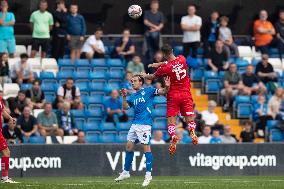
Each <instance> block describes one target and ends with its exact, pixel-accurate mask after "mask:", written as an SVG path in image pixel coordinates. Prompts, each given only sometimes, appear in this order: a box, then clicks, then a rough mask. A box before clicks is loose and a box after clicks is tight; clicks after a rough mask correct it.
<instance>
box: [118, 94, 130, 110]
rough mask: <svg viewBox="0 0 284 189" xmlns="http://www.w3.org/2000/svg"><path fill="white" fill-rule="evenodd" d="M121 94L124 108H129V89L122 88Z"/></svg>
mask: <svg viewBox="0 0 284 189" xmlns="http://www.w3.org/2000/svg"><path fill="white" fill-rule="evenodd" d="M120 94H121V96H122V108H123V109H124V110H127V109H128V108H129V104H128V103H127V100H126V96H127V90H126V89H121V90H120Z"/></svg>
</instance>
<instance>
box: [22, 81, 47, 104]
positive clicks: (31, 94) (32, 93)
mask: <svg viewBox="0 0 284 189" xmlns="http://www.w3.org/2000/svg"><path fill="white" fill-rule="evenodd" d="M26 97H27V99H29V102H30V103H31V104H30V105H31V106H32V107H33V109H42V108H43V104H44V102H45V99H44V98H45V96H44V92H43V91H42V90H41V88H40V81H39V80H34V81H33V86H32V88H31V89H29V90H27V91H26Z"/></svg>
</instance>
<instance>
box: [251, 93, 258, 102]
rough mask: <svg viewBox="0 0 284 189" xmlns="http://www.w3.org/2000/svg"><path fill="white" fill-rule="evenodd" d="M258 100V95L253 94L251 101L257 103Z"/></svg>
mask: <svg viewBox="0 0 284 189" xmlns="http://www.w3.org/2000/svg"><path fill="white" fill-rule="evenodd" d="M257 101H258V95H252V96H251V103H252V104H255V103H257Z"/></svg>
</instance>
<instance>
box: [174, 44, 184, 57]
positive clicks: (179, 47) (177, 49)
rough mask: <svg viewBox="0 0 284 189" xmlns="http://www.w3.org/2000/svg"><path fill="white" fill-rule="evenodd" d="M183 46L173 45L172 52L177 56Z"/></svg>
mask: <svg viewBox="0 0 284 189" xmlns="http://www.w3.org/2000/svg"><path fill="white" fill-rule="evenodd" d="M182 51H183V48H182V46H175V47H174V54H175V55H176V56H177V55H179V54H182Z"/></svg>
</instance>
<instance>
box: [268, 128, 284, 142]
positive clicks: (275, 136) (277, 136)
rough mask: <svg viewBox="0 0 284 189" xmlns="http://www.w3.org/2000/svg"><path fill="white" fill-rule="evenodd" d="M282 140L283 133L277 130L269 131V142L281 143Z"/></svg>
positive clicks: (283, 137) (283, 138)
mask: <svg viewBox="0 0 284 189" xmlns="http://www.w3.org/2000/svg"><path fill="white" fill-rule="evenodd" d="M283 140H284V136H283V132H282V131H280V130H278V129H272V130H271V141H272V142H282V141H283Z"/></svg>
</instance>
